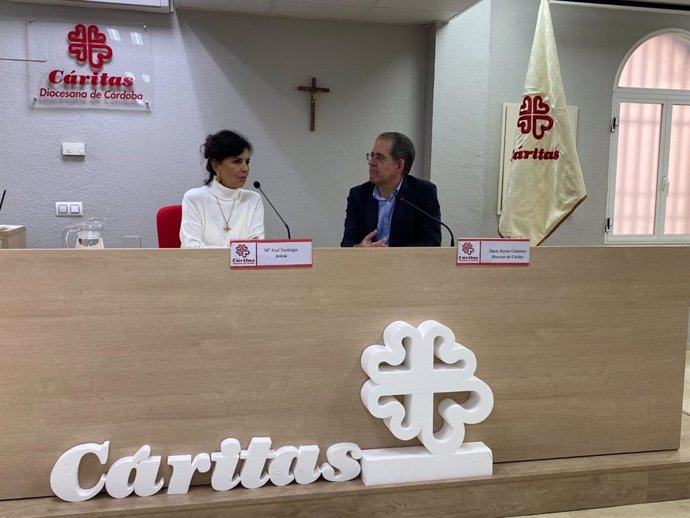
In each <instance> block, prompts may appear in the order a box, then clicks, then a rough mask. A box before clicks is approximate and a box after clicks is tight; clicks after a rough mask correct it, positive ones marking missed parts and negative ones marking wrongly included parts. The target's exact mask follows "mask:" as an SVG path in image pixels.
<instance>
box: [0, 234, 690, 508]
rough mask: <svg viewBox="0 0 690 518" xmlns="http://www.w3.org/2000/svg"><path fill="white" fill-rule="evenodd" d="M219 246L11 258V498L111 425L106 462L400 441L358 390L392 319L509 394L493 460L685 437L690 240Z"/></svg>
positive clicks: (2, 401)
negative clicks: (440, 330) (504, 255)
mask: <svg viewBox="0 0 690 518" xmlns="http://www.w3.org/2000/svg"><path fill="white" fill-rule="evenodd" d="M227 256H228V252H227V251H223V250H101V251H97V250H88V251H84V250H6V251H2V253H0V342H1V347H2V352H3V361H2V362H1V364H0V415H1V416H2V418H1V419H2V422H1V426H0V479H2V481H3V484H0V499H6V498H23V497H32V496H40V495H47V494H50V488H49V485H48V477H49V473H50V470H51V468H52V466H53V464H54V462H55V460H56V459H57V457H58V456H59V455H60V454H61V453H62V452H64V451H65V450H66V449H68V448H70V447H72V446H74V445H76V444H79V443H83V442H102V441H104V440H110V441H111V453H110V462H112V461H113V460H115V459H116V458H119V457H121V456H124V455H131V454H132V453H134V451H136V449H137V448H138V447H139V446H141V445H142V444H150V445H151V446H152V447H153V449H154V454H158V455H163V456H164V457H165V456H167V455H170V454H180V453H192V454H195V453H199V452H211V451H214V450H217V449H218V446H219V444H220V441H221V440H222V439H224V438H226V437H236V438H238V439H240V441H241V442H242V444H243V445H245V446H246V444H247V443H248V441H249V439H250V438H251V437H252V436H265V435H267V436H270V437H272V439H273V444H274V446H276V447H278V446H283V445H301V444H312V443H315V444H318V445H319V446H321V448H322V450H325V449H326V448H327V447H328V446H329V445H331V444H333V443H336V442H345V441H348V442H349V441H352V442H357V443H358V444H359V445H360V446H361V447H363V448H374V447H382V446H391V445H395V444H400V443H399V442H398V441H397V440H396V439H395V438H393V437H392V435H391V434H390V433H389V432H388V430H387V429H386V428H385V426H384V425H383V424H382V423H381V422H380V421H378V420H376V419H374V418H372V417H371V416H370V415H369V414H368V412H367V411H366V409H365V408H364V407H363V405H362V404H361V402H360V400H359V388H360V386H361V384H362V383H363V382H364V381H365V376H364V373H363V372H362V370H361V368H360V365H359V357H360V354H361V352H362V350H363V349H364V348H365V347H367V346H368V345H370V344H373V343H380V340H381V333H382V331H383V329H384V328H385V326H386V325H387V324H388V323H390V322H392V321H394V320H398V319H402V320H406V321H408V322H410V323H412V324H415V325H417V324H419V323H420V322H422V321H423V320H426V319H435V320H438V321H440V322H442V323H443V324H445V325H447V326H449V327H450V328H451V329H453V330H454V331H455V333H456V337H457V340H458V342H460V343H462V344H463V345H465V346H467V347H469V348H471V349H472V350H473V351H474V353H475V354H476V356H477V359H478V369H477V375H478V376H479V377H480V378H482V379H483V380H485V381H486V382H487V383H489V385H490V386H491V387H492V389H493V391H494V395H495V399H496V403H495V407H494V411H493V413H492V415H491V416H490V417H489V418H488V419H487V420H486V421H485V422H484V423H481V424H479V425H475V426H471V427H469V428H468V435H467V440H483V441H484V442H485V443H486V444H487V445H489V447H491V448H492V449H493V452H494V458H495V460H496V461H497V462H504V461H516V460H529V459H545V458H558V457H569V456H581V455H595V454H604V453H617V452H633V451H651V450H662V449H674V448H677V447H678V443H679V434H680V408H681V401H682V384H683V371H684V350H685V349H684V348H685V342H686V331H687V318H688V303H689V302H690V248H687V247H668V248H623V247H621V248H613V247H611V248H539V249H533V250H532V264H531V265H530V266H529V267H465V268H458V267H456V266H455V265H454V262H453V251H452V250H451V249H428V250H427V249H409V250H405V249H390V250H362V249H346V250H341V249H317V250H315V251H314V264H315V265H314V267H313V268H311V269H295V270H260V271H237V270H230V269H229V268H228V266H227V264H228V257H227ZM97 468H98V466H95V465H92V466H87V469H86V470H85V473H84V482H85V485H86V482H87V481H88V480H90V477H91V479H92V478H94V477H95V476H96V474H97V472H98V471H97ZM198 482H204V479H203V478H200V479H198Z"/></svg>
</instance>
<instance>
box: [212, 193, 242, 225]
mask: <svg viewBox="0 0 690 518" xmlns="http://www.w3.org/2000/svg"><path fill="white" fill-rule="evenodd" d="M214 198H216V203H217V204H218V209H219V210H220V213H221V215H222V216H223V219H224V220H225V225H223V230H224V231H225V232H230V231H231V230H232V227H231V226H230V218H231V217H232V211H234V210H235V203H237V198H239V196H237V197H235V199H234V200H232V207H230V214H228V217H227V218H226V217H225V212H223V207H221V206H220V200H218V198H217V197H216V196H214Z"/></svg>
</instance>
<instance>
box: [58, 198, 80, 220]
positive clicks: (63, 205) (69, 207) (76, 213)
mask: <svg viewBox="0 0 690 518" xmlns="http://www.w3.org/2000/svg"><path fill="white" fill-rule="evenodd" d="M82 209H83V207H82V204H81V202H80V201H56V202H55V215H56V216H67V217H77V218H78V217H81V216H82V215H83V211H82Z"/></svg>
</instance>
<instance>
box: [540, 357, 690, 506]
mask: <svg viewBox="0 0 690 518" xmlns="http://www.w3.org/2000/svg"><path fill="white" fill-rule="evenodd" d="M688 347H689V349H688V352H687V355H686V357H685V392H684V397H683V412H684V413H686V414H688V415H690V344H688ZM689 516H690V500H674V501H672V502H659V503H656V504H640V505H627V506H624V507H608V508H606V509H590V510H586V511H570V512H565V513H550V514H535V515H532V517H531V518H535V517H548V518H623V517H624V518H652V517H654V518H688V517H689Z"/></svg>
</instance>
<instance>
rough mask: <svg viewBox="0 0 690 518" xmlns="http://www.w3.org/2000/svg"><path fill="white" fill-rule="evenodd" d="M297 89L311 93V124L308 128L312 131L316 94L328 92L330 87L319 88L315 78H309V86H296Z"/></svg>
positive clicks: (314, 118)
mask: <svg viewBox="0 0 690 518" xmlns="http://www.w3.org/2000/svg"><path fill="white" fill-rule="evenodd" d="M297 89H298V90H299V91H301V92H309V94H311V119H310V121H311V124H310V126H309V129H310V130H311V131H314V127H315V125H316V94H318V93H326V92H330V91H331V89H330V88H321V87H317V86H316V78H315V77H312V78H311V86H298V87H297Z"/></svg>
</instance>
